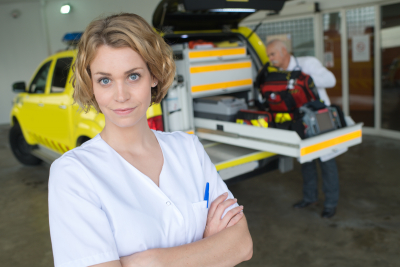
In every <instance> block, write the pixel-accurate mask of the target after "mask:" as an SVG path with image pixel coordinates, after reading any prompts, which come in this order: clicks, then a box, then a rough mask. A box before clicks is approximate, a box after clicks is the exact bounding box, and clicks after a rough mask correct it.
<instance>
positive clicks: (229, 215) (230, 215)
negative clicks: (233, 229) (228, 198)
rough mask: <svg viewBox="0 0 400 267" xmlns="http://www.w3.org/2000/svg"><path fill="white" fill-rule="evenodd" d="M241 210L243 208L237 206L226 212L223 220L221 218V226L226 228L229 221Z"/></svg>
mask: <svg viewBox="0 0 400 267" xmlns="http://www.w3.org/2000/svg"><path fill="white" fill-rule="evenodd" d="M242 210H243V206H239V207H235V208H233V209H231V210H230V211H228V212H227V213H226V214H225V216H224V218H222V221H221V224H222V225H223V226H224V227H226V226H227V225H228V223H229V221H230V220H231V219H232V218H233V217H235V216H236V214H238V213H239V212H241V211H242Z"/></svg>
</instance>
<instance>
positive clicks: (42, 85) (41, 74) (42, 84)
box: [29, 61, 51, 94]
mask: <svg viewBox="0 0 400 267" xmlns="http://www.w3.org/2000/svg"><path fill="white" fill-rule="evenodd" d="M50 64H51V61H49V62H47V63H45V64H44V65H43V66H42V67H41V68H40V70H39V71H38V73H37V74H36V76H35V78H34V79H33V81H32V83H31V85H30V86H29V92H30V93H34V94H43V93H44V90H45V89H46V82H47V75H48V74H49V69H50Z"/></svg>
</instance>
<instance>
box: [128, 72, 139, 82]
mask: <svg viewBox="0 0 400 267" xmlns="http://www.w3.org/2000/svg"><path fill="white" fill-rule="evenodd" d="M139 77H140V75H139V74H137V73H132V74H129V80H131V81H136V80H137V79H139Z"/></svg>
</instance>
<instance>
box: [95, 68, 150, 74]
mask: <svg viewBox="0 0 400 267" xmlns="http://www.w3.org/2000/svg"><path fill="white" fill-rule="evenodd" d="M137 69H143V68H141V67H136V68H133V69H130V70H127V71H125V72H124V74H129V73H131V72H132V71H135V70H137ZM96 74H100V75H104V76H111V73H106V72H101V71H99V72H96V73H95V74H94V75H96Z"/></svg>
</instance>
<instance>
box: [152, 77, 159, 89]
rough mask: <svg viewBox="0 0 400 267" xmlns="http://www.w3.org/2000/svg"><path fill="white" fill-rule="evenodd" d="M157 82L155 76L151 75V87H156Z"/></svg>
mask: <svg viewBox="0 0 400 267" xmlns="http://www.w3.org/2000/svg"><path fill="white" fill-rule="evenodd" d="M157 84H158V80H157V78H156V77H154V76H153V77H152V78H151V87H156V86H157Z"/></svg>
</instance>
